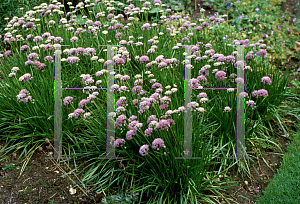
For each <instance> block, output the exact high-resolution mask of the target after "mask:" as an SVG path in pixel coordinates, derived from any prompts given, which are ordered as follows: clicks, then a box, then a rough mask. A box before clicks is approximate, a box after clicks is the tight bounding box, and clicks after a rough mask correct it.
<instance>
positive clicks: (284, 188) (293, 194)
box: [257, 123, 300, 204]
mask: <svg viewBox="0 0 300 204" xmlns="http://www.w3.org/2000/svg"><path fill="white" fill-rule="evenodd" d="M296 127H297V131H298V133H295V135H294V139H293V141H292V143H291V145H290V146H289V147H288V149H287V153H286V154H285V155H284V157H283V162H282V164H281V166H280V169H279V170H278V172H277V174H276V175H275V176H274V178H273V179H272V181H271V183H270V184H269V185H268V187H267V188H266V189H265V190H264V192H263V195H262V196H261V197H260V198H259V200H258V202H257V204H275V203H276V204H292V203H299V200H300V188H299V186H300V134H299V131H300V125H299V123H298V124H297V126H296Z"/></svg>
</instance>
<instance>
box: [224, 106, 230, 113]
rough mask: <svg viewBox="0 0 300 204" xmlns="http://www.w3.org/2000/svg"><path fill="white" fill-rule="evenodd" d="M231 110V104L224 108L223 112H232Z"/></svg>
mask: <svg viewBox="0 0 300 204" xmlns="http://www.w3.org/2000/svg"><path fill="white" fill-rule="evenodd" d="M230 111H231V108H230V107H229V106H226V107H225V108H224V111H223V113H224V112H230Z"/></svg>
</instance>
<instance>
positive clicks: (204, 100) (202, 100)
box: [200, 98, 208, 103]
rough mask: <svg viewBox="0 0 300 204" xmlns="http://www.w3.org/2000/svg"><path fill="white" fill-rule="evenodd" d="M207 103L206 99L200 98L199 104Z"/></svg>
mask: <svg viewBox="0 0 300 204" xmlns="http://www.w3.org/2000/svg"><path fill="white" fill-rule="evenodd" d="M207 101H208V98H201V99H200V102H201V103H206V102H207Z"/></svg>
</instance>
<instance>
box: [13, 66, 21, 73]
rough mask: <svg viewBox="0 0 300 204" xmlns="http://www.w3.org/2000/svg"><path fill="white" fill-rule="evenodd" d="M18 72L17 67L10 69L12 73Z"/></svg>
mask: <svg viewBox="0 0 300 204" xmlns="http://www.w3.org/2000/svg"><path fill="white" fill-rule="evenodd" d="M19 70H20V69H19V67H13V68H12V69H11V71H12V72H17V71H19Z"/></svg>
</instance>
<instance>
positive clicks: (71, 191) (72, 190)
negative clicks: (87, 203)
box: [69, 186, 76, 195]
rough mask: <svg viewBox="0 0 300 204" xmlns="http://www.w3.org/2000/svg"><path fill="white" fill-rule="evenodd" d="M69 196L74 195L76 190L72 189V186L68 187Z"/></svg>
mask: <svg viewBox="0 0 300 204" xmlns="http://www.w3.org/2000/svg"><path fill="white" fill-rule="evenodd" d="M69 191H70V194H71V195H73V194H75V193H76V189H73V188H72V186H70V190H69Z"/></svg>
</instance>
